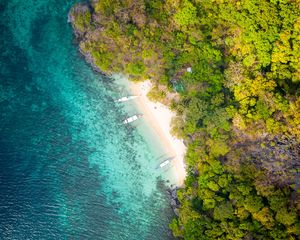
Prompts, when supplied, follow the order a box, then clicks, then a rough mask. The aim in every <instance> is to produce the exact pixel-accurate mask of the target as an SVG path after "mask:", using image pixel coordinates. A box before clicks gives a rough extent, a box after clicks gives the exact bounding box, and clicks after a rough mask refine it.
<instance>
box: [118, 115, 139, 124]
mask: <svg viewBox="0 0 300 240" xmlns="http://www.w3.org/2000/svg"><path fill="white" fill-rule="evenodd" d="M141 117H142V115H141V114H138V115H133V116H132V117H129V118H126V119H125V120H124V121H123V123H124V124H128V123H131V122H134V121H136V120H138V119H139V118H141Z"/></svg>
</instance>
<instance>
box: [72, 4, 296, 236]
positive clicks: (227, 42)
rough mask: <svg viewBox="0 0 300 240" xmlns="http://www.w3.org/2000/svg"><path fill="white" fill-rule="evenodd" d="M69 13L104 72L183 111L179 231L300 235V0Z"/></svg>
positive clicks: (175, 227)
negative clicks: (145, 84) (148, 84)
mask: <svg viewBox="0 0 300 240" xmlns="http://www.w3.org/2000/svg"><path fill="white" fill-rule="evenodd" d="M70 18H71V20H72V22H73V26H74V27H75V30H76V34H77V37H78V39H79V42H80V49H81V51H82V52H83V53H84V54H85V55H86V56H87V58H88V59H89V60H91V61H92V62H93V64H94V65H95V66H97V67H98V68H99V69H101V70H102V71H103V72H105V73H113V72H122V73H125V74H128V75H129V77H130V79H132V80H135V81H137V80H145V79H151V80H152V81H153V83H154V84H155V87H154V88H153V89H152V91H151V92H150V96H151V97H152V98H153V99H156V100H158V101H162V102H164V103H165V104H168V105H169V106H170V107H171V108H172V109H173V110H174V111H176V112H177V117H176V119H174V121H173V133H174V134H175V135H176V136H178V137H180V138H183V139H184V140H185V142H186V143H187V145H188V151H187V154H186V157H185V161H186V164H187V169H188V177H187V179H186V181H185V187H184V188H182V189H181V190H180V191H178V197H179V201H180V208H179V211H178V212H179V216H178V218H176V219H174V220H173V222H172V223H170V227H171V229H172V231H173V234H174V235H175V236H177V237H182V238H184V239H203V240H204V239H205V240H206V239H207V240H212V239H249V240H250V239H263V240H266V239H278V240H283V239H290V240H292V239H299V238H300V221H299V211H300V201H299V196H300V190H299V188H300V182H299V177H300V145H299V142H300V97H299V94H300V90H299V85H300V1H299V0H240V1H238V0H113V1H112V0H93V1H90V5H77V6H75V7H74V8H73V9H72V11H71V14H70ZM187 68H191V70H192V71H187ZM170 92H171V93H172V92H173V93H174V92H177V93H178V94H177V95H178V96H179V97H176V98H173V99H169V100H168V101H167V100H166V99H167V98H166V96H167V95H168V94H169V93H170ZM173 95H174V94H173Z"/></svg>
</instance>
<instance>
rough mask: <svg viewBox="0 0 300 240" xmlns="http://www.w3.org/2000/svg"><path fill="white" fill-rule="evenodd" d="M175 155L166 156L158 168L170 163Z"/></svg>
mask: <svg viewBox="0 0 300 240" xmlns="http://www.w3.org/2000/svg"><path fill="white" fill-rule="evenodd" d="M174 158H175V157H169V158H166V159H165V160H164V161H163V162H162V163H160V164H159V165H158V166H157V167H156V169H159V168H163V167H165V166H167V165H169V164H170V163H171V161H172V160H173V159H174Z"/></svg>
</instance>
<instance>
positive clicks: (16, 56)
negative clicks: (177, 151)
mask: <svg viewBox="0 0 300 240" xmlns="http://www.w3.org/2000/svg"><path fill="white" fill-rule="evenodd" d="M75 2H76V1H71V0H63V1H62V0H60V1H59V0H26V1H25V0H1V1H0V14H1V18H0V29H1V34H0V39H1V43H0V48H1V51H0V114H1V121H0V194H1V198H0V239H22V240H24V239H108V240H118V239H130V240H135V239H139V240H143V239H157V240H159V239H172V237H171V233H170V231H169V229H168V223H169V221H170V219H171V218H172V210H171V208H170V205H169V200H168V197H167V194H166V191H165V190H166V187H165V185H166V184H164V181H163V179H164V180H166V179H169V178H170V176H171V175H172V173H171V170H169V171H167V172H162V171H161V170H157V169H156V167H157V165H158V164H159V161H161V159H163V158H164V157H166V156H164V149H163V148H162V147H161V143H160V142H159V139H158V138H157V137H156V136H155V135H154V134H153V133H152V132H151V129H149V127H147V126H146V125H145V124H144V123H143V121H142V120H140V121H139V122H136V123H135V124H134V126H124V125H123V124H122V121H123V120H124V118H126V117H127V116H130V115H132V114H135V113H137V111H138V110H137V109H136V108H135V106H134V104H131V103H127V104H125V105H124V104H116V103H115V102H114V100H115V99H117V98H119V97H121V96H123V95H124V94H128V89H127V88H126V86H125V85H124V84H121V83H120V81H119V80H116V79H112V78H107V77H104V76H101V75H99V74H96V73H94V72H93V71H92V69H91V67H90V66H89V65H88V64H86V63H85V61H84V59H83V58H82V57H81V56H80V54H79V53H78V51H77V45H76V43H75V41H74V36H73V34H72V30H71V27H70V25H69V24H68V23H67V14H68V11H69V9H70V7H71V6H72V5H73V4H74V3H75ZM149 143H151V144H149ZM171 181H172V180H171Z"/></svg>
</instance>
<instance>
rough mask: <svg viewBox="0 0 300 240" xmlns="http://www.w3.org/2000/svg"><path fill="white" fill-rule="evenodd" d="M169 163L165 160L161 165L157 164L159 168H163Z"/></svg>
mask: <svg viewBox="0 0 300 240" xmlns="http://www.w3.org/2000/svg"><path fill="white" fill-rule="evenodd" d="M169 163H170V160H166V161H164V162H163V163H161V164H159V167H160V168H163V167H164V166H167V165H168V164H169Z"/></svg>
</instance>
